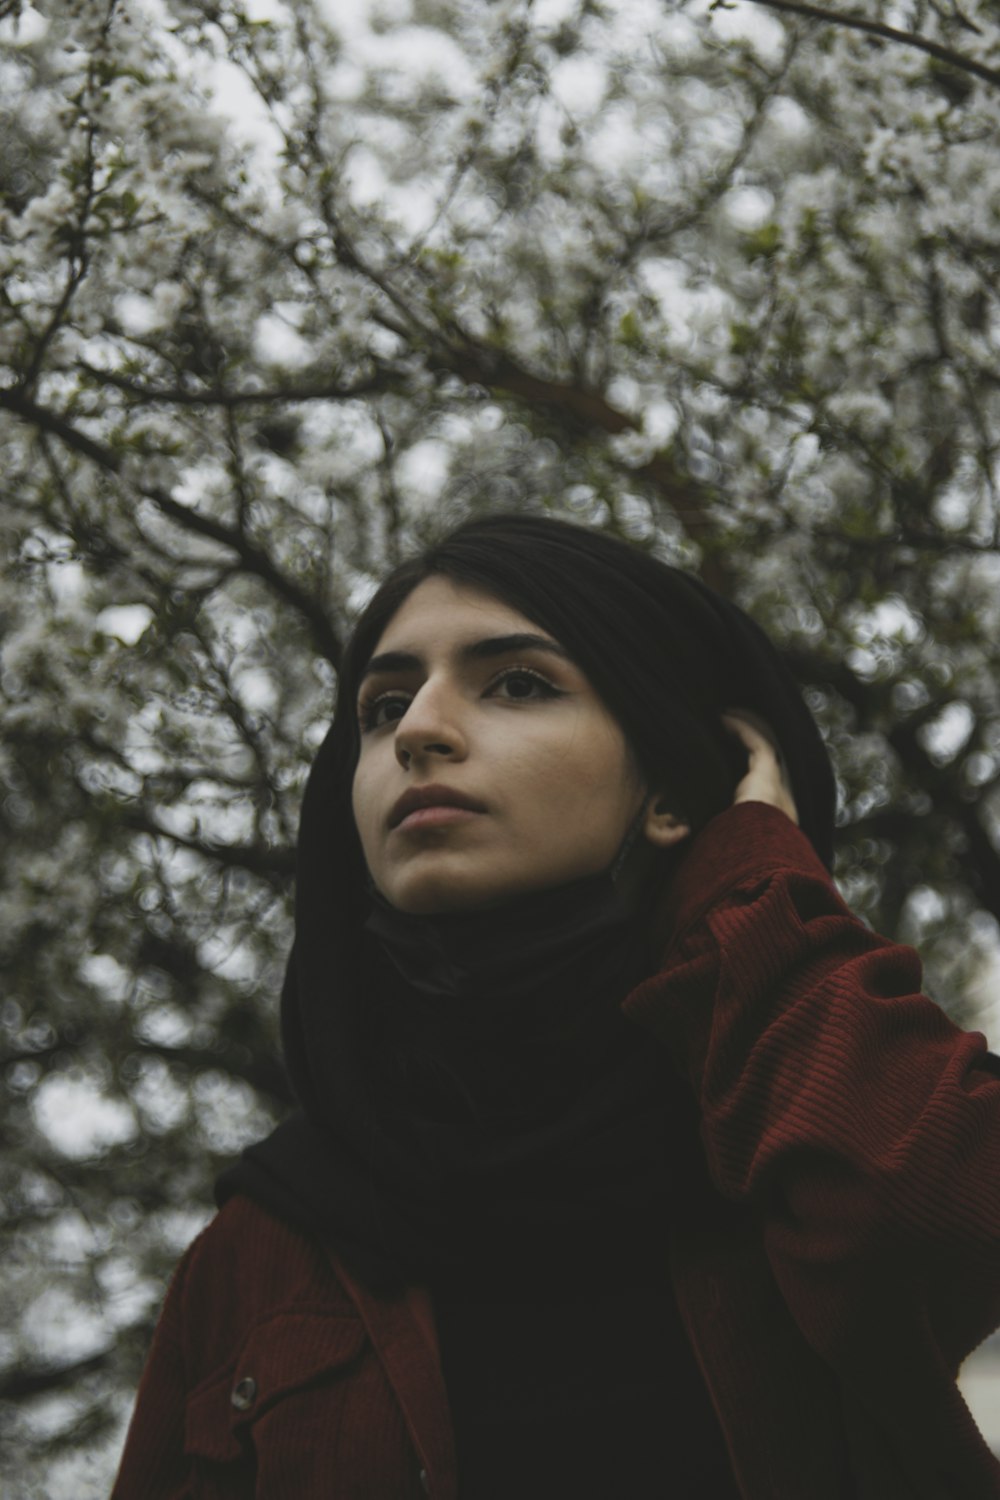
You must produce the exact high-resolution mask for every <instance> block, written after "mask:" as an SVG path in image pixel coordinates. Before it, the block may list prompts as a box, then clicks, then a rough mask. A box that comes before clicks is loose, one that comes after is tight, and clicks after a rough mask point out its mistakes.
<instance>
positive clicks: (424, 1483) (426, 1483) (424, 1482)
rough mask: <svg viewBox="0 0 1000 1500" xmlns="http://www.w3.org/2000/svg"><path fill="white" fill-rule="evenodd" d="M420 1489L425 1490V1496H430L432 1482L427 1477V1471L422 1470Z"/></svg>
mask: <svg viewBox="0 0 1000 1500" xmlns="http://www.w3.org/2000/svg"><path fill="white" fill-rule="evenodd" d="M420 1488H421V1489H422V1490H423V1492H424V1494H425V1495H429V1494H430V1492H431V1482H430V1480H429V1479H428V1477H427V1470H426V1469H421V1470H420Z"/></svg>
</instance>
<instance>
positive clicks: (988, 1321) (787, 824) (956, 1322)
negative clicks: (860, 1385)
mask: <svg viewBox="0 0 1000 1500" xmlns="http://www.w3.org/2000/svg"><path fill="white" fill-rule="evenodd" d="M671 916H672V938H671V941H670V944H669V947H668V951H667V953H666V957H665V959H664V962H663V966H662V968H661V970H660V972H659V973H658V974H656V975H654V976H653V977H652V978H650V979H649V980H647V981H646V982H645V983H644V984H643V985H641V986H640V987H639V989H637V990H636V991H634V992H633V994H632V995H631V996H630V997H629V999H628V1000H627V1001H626V1003H625V1007H624V1009H625V1013H626V1015H628V1016H629V1017H630V1019H633V1020H635V1021H636V1022H638V1023H639V1024H641V1025H643V1026H645V1027H646V1028H647V1029H648V1030H650V1031H651V1032H653V1033H654V1034H655V1035H656V1036H658V1037H659V1039H660V1040H661V1041H662V1042H664V1043H665V1044H666V1045H667V1047H668V1048H669V1049H670V1051H671V1053H672V1055H673V1057H674V1060H675V1062H676V1064H677V1066H678V1068H679V1069H680V1070H681V1071H682V1072H683V1073H684V1074H686V1076H687V1077H688V1079H689V1080H690V1083H691V1085H692V1088H693V1089H694V1092H695V1095H696V1097H697V1100H698V1103H699V1108H700V1114H701V1129H702V1139H703V1143H704V1149H705V1155H706V1159H707V1163H708V1167H709V1171H710V1174H711V1176H712V1179H713V1181H714V1183H715V1186H716V1187H717V1188H718V1189H719V1191H721V1192H722V1193H723V1194H724V1195H725V1196H726V1197H728V1198H731V1199H734V1200H737V1201H739V1202H742V1203H744V1204H746V1205H747V1206H749V1207H750V1208H751V1210H752V1211H754V1212H755V1213H756V1214H757V1215H758V1216H759V1218H760V1220H761V1224H762V1231H763V1235H764V1241H765V1245H766V1248H767V1252H768V1255H769V1258H770V1260H771V1263H772V1267H773V1269H774V1272H775V1276H776V1279H777V1280H778V1282H779V1285H780V1286H781V1287H782V1291H783V1293H784V1295H785V1297H786V1300H787V1301H788V1304H789V1306H790V1307H791V1309H792V1311H793V1313H794V1314H795V1316H796V1318H797V1320H798V1322H799V1324H800V1327H801V1328H802V1330H803V1332H804V1333H805V1334H806V1337H807V1338H809V1340H810V1342H812V1343H813V1344H814V1346H815V1347H817V1348H818V1349H820V1351H821V1352H823V1353H825V1354H826V1355H827V1356H828V1357H831V1358H833V1359H834V1360H835V1361H836V1357H837V1352H838V1349H839V1348H842V1349H843V1350H844V1351H847V1352H849V1351H850V1350H851V1346H852V1341H853V1346H854V1356H855V1357H856V1356H857V1350H858V1348H860V1347H861V1346H862V1344H863V1341H859V1340H858V1338H857V1331H858V1328H859V1326H861V1325H863V1324H864V1323H865V1321H866V1320H868V1329H869V1332H868V1335H867V1337H868V1339H869V1342H870V1338H871V1332H870V1330H871V1327H872V1324H871V1322H870V1319H871V1316H872V1311H873V1306H874V1305H875V1304H876V1303H877V1304H878V1307H879V1309H880V1321H881V1323H882V1324H883V1325H884V1323H885V1317H886V1316H887V1315H888V1313H889V1311H890V1309H891V1307H892V1306H893V1305H895V1307H896V1312H897V1318H896V1319H895V1320H894V1321H898V1326H899V1328H900V1329H902V1328H903V1327H904V1326H905V1325H906V1324H907V1323H908V1322H909V1323H910V1324H912V1322H913V1320H914V1319H917V1320H919V1321H920V1323H921V1324H922V1326H924V1327H925V1328H926V1329H927V1331H928V1332H930V1333H931V1334H932V1336H933V1338H934V1340H935V1342H936V1344H937V1346H938V1348H939V1349H940V1350H941V1352H942V1354H943V1356H944V1357H945V1359H946V1360H947V1362H948V1363H949V1365H950V1366H951V1368H952V1369H953V1370H954V1369H957V1366H958V1363H959V1362H960V1360H961V1359H962V1358H963V1357H964V1355H965V1354H966V1353H967V1352H968V1351H969V1350H970V1349H972V1348H974V1347H975V1346H976V1344H978V1343H979V1342H980V1341H981V1340H982V1339H983V1338H984V1337H986V1335H987V1334H988V1333H989V1332H990V1331H991V1330H992V1329H993V1328H994V1327H996V1325H997V1324H998V1323H1000V1192H998V1190H997V1184H998V1182H1000V1066H998V1060H997V1059H996V1058H995V1057H993V1056H992V1055H991V1054H990V1053H989V1052H988V1050H987V1047H986V1043H985V1039H984V1038H983V1037H982V1036H981V1035H980V1034H979V1033H976V1032H971V1033H968V1032H963V1031H961V1030H959V1029H958V1028H957V1027H956V1026H955V1025H954V1024H953V1023H952V1022H951V1021H949V1019H948V1018H947V1017H946V1016H945V1014H944V1013H943V1012H942V1011H941V1010H940V1009H939V1007H938V1006H937V1005H935V1004H934V1003H933V1002H932V1001H931V1000H929V999H927V998H926V997H925V996H923V995H922V994H921V993H920V983H921V969H920V964H919V960H918V958H917V955H916V954H915V952H914V951H913V950H912V949H910V948H906V947H901V946H899V945H897V944H893V943H890V942H888V941H887V940H886V939H884V938H881V937H879V936H878V935H877V934H875V933H873V932H872V931H870V930H869V929H868V928H867V927H866V926H865V925H864V923H862V922H861V921H860V920H859V919H858V918H857V917H855V916H854V915H853V914H852V913H851V911H850V910H849V909H848V908H847V906H845V904H844V902H843V901H842V900H841V898H840V896H839V895H838V893H837V891H836V889H835V887H834V885H833V883H832V881H831V880H830V877H829V876H828V874H827V872H826V870H825V868H824V866H823V865H822V863H821V862H820V860H819V859H818V857H817V856H816V854H815V852H814V850H813V848H812V846H811V844H810V843H809V841H808V839H806V837H805V836H804V835H803V834H802V833H801V832H800V830H799V829H798V828H796V826H795V825H794V824H793V823H792V822H791V821H790V819H788V818H787V817H785V815H784V814H783V813H781V812H780V811H778V810H777V809H776V808H773V807H770V806H767V805H765V804H764V803H742V804H738V805H737V806H734V807H732V808H730V809H728V810H727V811H726V812H724V813H722V814H720V815H719V816H718V817H717V818H715V819H714V820H713V822H712V823H710V824H709V825H708V826H707V827H706V828H705V829H704V830H703V831H702V832H701V833H700V834H699V836H698V838H697V840H696V841H695V843H694V845H693V847H692V850H691V852H690V854H689V856H688V858H687V860H686V861H685V864H684V865H683V867H682V871H681V874H680V877H679V886H678V889H677V890H676V891H675V895H674V907H673V910H672V913H671Z"/></svg>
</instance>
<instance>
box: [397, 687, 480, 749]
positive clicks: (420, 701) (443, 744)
mask: <svg viewBox="0 0 1000 1500" xmlns="http://www.w3.org/2000/svg"><path fill="white" fill-rule="evenodd" d="M395 750H396V759H397V760H398V761H399V764H400V765H401V766H402V767H403V769H404V770H408V769H409V767H410V766H412V765H414V764H418V765H419V763H420V762H421V760H424V759H426V758H428V757H434V756H440V757H442V758H444V759H446V760H463V759H464V757H465V754H466V744H465V736H464V734H463V733H462V729H461V726H460V724H459V712H458V705H457V703H456V702H455V701H454V695H453V694H449V692H448V690H447V688H446V687H444V686H442V685H438V686H436V687H435V686H434V685H433V684H431V683H430V682H425V683H424V685H423V687H422V688H421V689H420V690H419V692H418V693H417V694H416V696H415V697H414V698H412V699H411V700H410V702H409V703H408V704H407V708H406V712H405V714H404V715H403V717H402V718H401V719H400V720H399V721H398V723H397V726H396V736H395Z"/></svg>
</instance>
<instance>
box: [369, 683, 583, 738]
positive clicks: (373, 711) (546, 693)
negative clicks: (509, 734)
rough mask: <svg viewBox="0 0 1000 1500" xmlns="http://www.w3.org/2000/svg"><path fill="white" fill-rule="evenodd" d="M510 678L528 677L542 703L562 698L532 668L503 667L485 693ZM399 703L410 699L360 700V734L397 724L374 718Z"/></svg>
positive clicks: (382, 696) (393, 695)
mask: <svg viewBox="0 0 1000 1500" xmlns="http://www.w3.org/2000/svg"><path fill="white" fill-rule="evenodd" d="M511 677H530V678H531V680H532V682H534V683H535V685H536V686H537V687H539V688H540V689H541V690H542V691H541V694H540V698H541V699H542V700H543V701H544V700H545V699H549V698H561V697H562V696H563V693H562V690H561V689H560V688H557V687H556V686H555V685H554V683H551V682H550V681H549V680H548V678H547V677H543V676H542V674H541V672H536V671H535V670H534V668H533V667H505V668H504V669H503V671H502V672H498V673H497V675H496V676H495V677H493V678H491V680H490V681H489V682H488V683H487V685H486V692H491V691H492V690H493V688H495V687H498V686H499V685H500V684H501V683H503V682H507V681H508V680H509V679H510V678H511ZM530 701H531V700H530V699H528V698H523V699H521V698H515V699H508V702H515V703H521V702H524V703H527V702H530ZM400 702H402V703H406V704H409V702H410V699H409V698H404V696H403V694H402V693H394V692H386V693H379V694H378V695H377V696H376V697H374V698H370V699H365V698H362V699H361V700H360V702H359V703H358V722H359V723H360V725H361V733H362V734H367V733H369V732H370V731H371V730H373V729H384V728H385V727H386V725H387V724H398V723H399V719H388V720H386V721H384V722H383V723H381V724H379V723H376V716H377V713H378V710H379V708H380V707H382V705H383V704H386V703H400ZM405 712H406V709H405V708H404V709H403V714H405ZM403 714H400V716H399V718H400V719H401V718H402V717H403Z"/></svg>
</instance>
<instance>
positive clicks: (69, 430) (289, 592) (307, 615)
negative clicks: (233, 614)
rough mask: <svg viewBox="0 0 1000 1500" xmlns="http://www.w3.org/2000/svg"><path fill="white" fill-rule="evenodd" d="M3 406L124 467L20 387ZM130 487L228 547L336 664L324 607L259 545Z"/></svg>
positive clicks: (109, 466)
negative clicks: (301, 620) (299, 617)
mask: <svg viewBox="0 0 1000 1500" xmlns="http://www.w3.org/2000/svg"><path fill="white" fill-rule="evenodd" d="M4 409H6V410H7V411H10V412H13V413H14V415H15V416H18V417H20V418H21V420H22V421H24V422H28V423H30V424H31V425H33V426H35V427H37V428H38V429H39V430H40V431H41V432H46V433H51V434H52V436H53V437H57V438H59V440H60V442H62V443H64V444H65V446H66V447H67V448H69V449H70V450H71V451H72V452H74V453H79V454H80V455H81V456H82V457H84V458H87V459H89V460H90V461H91V463H95V464H97V465H98V466H99V467H100V468H102V469H103V470H104V471H105V472H106V473H108V474H114V475H116V476H117V477H122V470H123V467H124V465H123V459H122V456H121V454H119V453H116V452H114V450H113V449H111V448H109V447H107V445H106V444H104V443H101V442H98V441H97V440H96V439H95V438H92V437H88V436H87V434H86V433H85V432H81V431H80V429H79V428H78V427H74V426H73V424H72V423H71V422H67V421H66V419H65V417H61V416H60V415H59V414H58V413H57V412H54V411H51V410H50V409H49V408H48V407H45V406H41V405H39V403H38V402H37V401H35V400H34V399H33V398H32V397H31V396H29V395H27V394H26V392H25V391H23V390H20V389H18V388H17V387H8V388H7V389H6V390H0V410H4ZM135 489H136V491H137V493H138V494H140V495H142V497H143V498H144V499H146V500H149V501H151V502H152V504H154V505H155V506H156V507H157V509H158V510H159V511H160V512H161V513H162V514H163V515H165V516H167V517H169V519H170V520H172V521H175V522H176V523H177V525H178V526H180V527H181V528H182V529H183V530H185V531H189V532H195V533H196V534H197V535H198V536H202V537H206V538H207V539H208V540H210V541H213V542H217V543H218V544H219V546H221V547H228V548H231V549H232V551H234V552H235V553H236V554H237V556H238V557H239V558H240V561H241V563H242V564H243V566H244V567H245V569H246V571H247V572H248V573H252V574H254V575H255V576H256V577H258V578H260V579H262V580H263V582H264V583H266V584H268V585H269V586H270V587H271V588H272V589H273V590H274V592H275V593H276V594H277V595H278V596H279V598H281V599H284V600H285V602H286V603H288V604H290V605H292V607H293V608H294V609H296V610H297V611H298V613H299V614H300V615H302V617H303V618H304V619H305V621H306V623H307V624H308V625H309V627H310V630H311V631H312V636H313V640H314V643H315V645H316V649H317V650H318V651H319V652H320V654H321V655H322V656H325V657H326V659H327V661H329V662H330V663H331V664H332V665H333V666H334V668H339V666H340V657H341V650H342V648H341V643H340V637H339V636H338V634H337V632H336V631H335V630H334V628H333V625H332V623H331V621H330V619H329V618H328V616H327V614H326V611H325V610H324V609H323V608H322V606H321V605H320V604H319V602H318V601H317V600H316V599H314V598H313V597H312V595H310V594H308V593H307V592H306V591H305V590H304V589H303V588H301V587H300V586H299V585H298V584H297V583H296V582H295V581H294V579H291V578H289V577H288V576H287V575H286V574H284V573H283V572H282V571H281V569H280V568H278V567H276V566H275V564H274V562H273V561H272V560H271V558H270V557H269V556H268V554H267V553H266V552H265V551H264V549H263V548H262V547H258V546H257V545H256V544H255V543H254V542H252V541H251V540H250V538H249V537H248V536H247V535H246V534H245V533H244V532H241V531H238V530H236V529H234V528H233V527H231V526H227V525H225V523H224V522H222V521H217V520H216V519H215V518H214V517H213V516H207V515H205V514H204V512H202V511H198V510H192V509H191V507H190V506H188V505H182V504H181V503H180V501H178V500H175V499H174V498H173V496H172V495H168V494H167V492H166V491H165V490H161V489H159V488H158V487H156V486H149V485H143V484H139V483H136V484H135Z"/></svg>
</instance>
